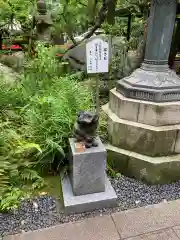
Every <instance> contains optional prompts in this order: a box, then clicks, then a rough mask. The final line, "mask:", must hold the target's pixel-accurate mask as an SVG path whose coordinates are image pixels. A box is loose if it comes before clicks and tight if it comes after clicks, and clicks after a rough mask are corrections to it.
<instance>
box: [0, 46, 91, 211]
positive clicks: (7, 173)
mask: <svg viewBox="0 0 180 240" xmlns="http://www.w3.org/2000/svg"><path fill="white" fill-rule="evenodd" d="M52 52H53V51H52V49H51V48H49V49H48V48H44V47H43V46H41V45H40V46H39V48H38V55H37V57H36V58H35V59H34V60H31V61H29V62H28V63H27V64H26V66H25V69H24V73H23V75H22V76H21V78H20V79H19V80H18V81H16V82H13V83H11V84H9V85H8V84H6V83H5V82H3V79H1V81H0V95H1V101H0V210H2V211H6V210H10V209H14V208H16V207H18V205H19V203H20V200H21V199H23V198H26V197H29V196H30V195H31V194H32V192H33V190H34V189H35V188H39V187H41V186H43V184H44V182H43V179H42V178H41V177H40V175H39V171H38V170H39V169H43V170H44V169H45V170H49V169H51V167H52V164H53V163H54V161H55V160H57V166H58V167H59V165H60V164H61V163H62V160H64V157H65V154H66V152H67V147H68V138H69V137H70V136H71V135H72V129H73V125H74V122H75V118H76V115H77V112H78V111H79V110H82V109H88V110H90V109H91V108H92V96H91V93H90V92H89V91H88V89H87V88H86V87H85V86H84V85H82V83H81V82H79V76H78V75H76V74H73V75H70V74H65V73H63V72H62V68H61V63H59V62H58V61H57V60H56V59H55V56H54V55H53V54H52ZM27 186H28V188H27Z"/></svg>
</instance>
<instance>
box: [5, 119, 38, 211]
mask: <svg viewBox="0 0 180 240" xmlns="http://www.w3.org/2000/svg"><path fill="white" fill-rule="evenodd" d="M13 128H15V127H14V126H13V125H12V124H11V122H10V121H9V120H6V121H3V120H2V119H1V121H0V156H1V157H0V210H1V211H8V210H12V209H15V208H17V207H18V206H19V203H20V200H22V199H23V198H26V197H28V196H29V194H30V192H31V191H32V190H34V188H39V187H42V185H43V179H42V178H41V177H40V176H39V175H38V174H37V172H36V171H35V170H34V169H33V167H34V166H35V163H34V161H33V159H31V158H28V155H29V154H30V152H31V151H32V150H33V151H35V152H39V151H41V149H40V147H39V145H37V144H33V143H28V142H26V141H25V140H24V139H22V136H20V135H19V134H18V133H17V132H16V130H15V129H13ZM37 181H38V184H36V182H37ZM40 182H41V184H40ZM26 184H29V189H28V190H27V189H26V187H25V186H26Z"/></svg>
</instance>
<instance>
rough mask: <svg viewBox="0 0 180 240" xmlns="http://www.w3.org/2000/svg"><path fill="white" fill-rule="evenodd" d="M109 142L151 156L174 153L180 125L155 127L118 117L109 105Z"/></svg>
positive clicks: (105, 108) (107, 109) (105, 109)
mask: <svg viewBox="0 0 180 240" xmlns="http://www.w3.org/2000/svg"><path fill="white" fill-rule="evenodd" d="M103 109H104V111H106V113H107V115H108V137H109V142H110V143H111V144H112V145H113V146H116V147H120V148H123V149H126V150H130V151H134V152H137V153H141V154H145V155H149V156H166V155H168V154H173V153H174V148H175V141H176V136H177V132H178V129H179V128H180V126H179V125H176V126H161V127H154V126H150V125H145V124H141V123H136V122H131V121H127V120H123V119H120V118H118V117H117V116H116V115H115V114H114V113H113V112H112V111H111V110H110V109H109V107H108V105H106V106H104V107H103Z"/></svg>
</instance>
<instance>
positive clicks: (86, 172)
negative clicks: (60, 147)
mask: <svg viewBox="0 0 180 240" xmlns="http://www.w3.org/2000/svg"><path fill="white" fill-rule="evenodd" d="M97 142H98V147H92V148H88V149H86V150H85V152H76V151H75V146H74V139H70V149H71V154H70V156H71V157H70V165H71V174H70V176H71V182H72V188H73V192H74V194H75V195H77V196H78V195H83V194H91V193H98V192H103V191H105V176H106V149H105V147H104V145H103V144H102V142H101V140H100V139H99V138H97Z"/></svg>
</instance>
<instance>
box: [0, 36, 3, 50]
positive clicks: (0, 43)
mask: <svg viewBox="0 0 180 240" xmlns="http://www.w3.org/2000/svg"><path fill="white" fill-rule="evenodd" d="M2 44H3V37H2V33H0V50H2Z"/></svg>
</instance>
